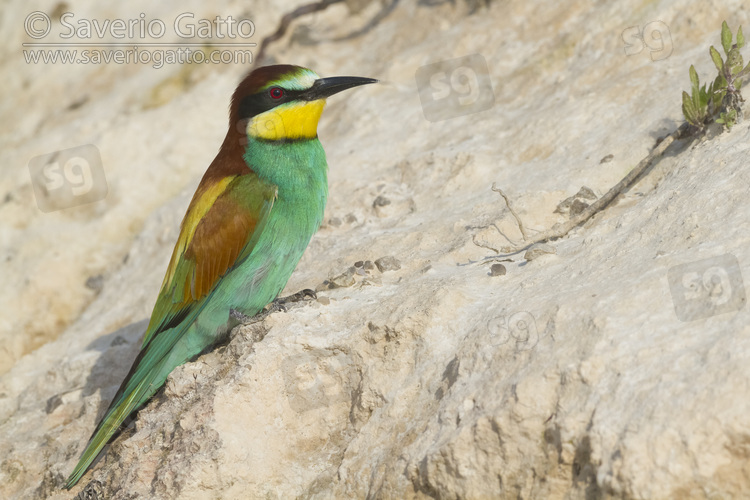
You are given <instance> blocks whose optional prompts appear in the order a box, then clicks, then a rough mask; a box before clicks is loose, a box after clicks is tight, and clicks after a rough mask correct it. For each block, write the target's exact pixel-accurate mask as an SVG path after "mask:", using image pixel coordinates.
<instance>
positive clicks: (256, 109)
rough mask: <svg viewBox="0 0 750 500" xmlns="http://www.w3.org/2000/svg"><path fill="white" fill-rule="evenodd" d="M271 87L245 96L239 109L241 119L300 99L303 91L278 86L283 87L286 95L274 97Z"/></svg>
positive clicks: (282, 89)
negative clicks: (271, 93)
mask: <svg viewBox="0 0 750 500" xmlns="http://www.w3.org/2000/svg"><path fill="white" fill-rule="evenodd" d="M271 88H276V87H271ZM271 88H269V89H265V90H263V91H262V92H258V93H257V94H251V95H248V96H245V97H243V98H242V100H241V101H240V105H239V107H238V109H237V111H238V115H239V116H238V117H237V118H238V119H239V120H245V119H247V118H252V117H253V116H256V115H259V114H261V113H265V112H266V111H268V110H269V109H273V108H275V107H276V106H278V105H280V104H284V103H285V102H290V101H294V100H296V99H298V98H299V97H300V95H302V92H303V91H301V90H289V89H285V88H283V87H278V88H279V89H281V91H282V92H283V94H284V95H282V96H281V98H279V99H274V98H273V97H271V95H270V90H271Z"/></svg>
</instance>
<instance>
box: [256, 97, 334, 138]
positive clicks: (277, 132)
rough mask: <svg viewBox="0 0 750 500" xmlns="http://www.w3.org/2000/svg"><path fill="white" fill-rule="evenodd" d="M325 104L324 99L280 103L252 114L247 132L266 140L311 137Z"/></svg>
mask: <svg viewBox="0 0 750 500" xmlns="http://www.w3.org/2000/svg"><path fill="white" fill-rule="evenodd" d="M325 105H326V101H325V99H318V100H316V101H309V102H290V103H288V104H282V105H281V106H278V107H275V108H273V109H271V110H268V111H266V112H265V113H261V114H259V115H257V116H254V117H253V118H252V119H251V120H250V122H249V123H248V124H247V134H248V135H249V136H251V137H257V138H259V139H265V140H267V141H278V140H281V139H313V138H315V137H317V135H318V121H319V120H320V115H321V114H322V113H323V108H324V107H325Z"/></svg>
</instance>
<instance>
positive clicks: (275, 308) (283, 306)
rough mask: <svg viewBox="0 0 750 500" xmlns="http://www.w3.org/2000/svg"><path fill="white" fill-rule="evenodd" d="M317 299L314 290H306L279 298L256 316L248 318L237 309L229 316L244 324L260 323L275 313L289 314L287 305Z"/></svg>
mask: <svg viewBox="0 0 750 500" xmlns="http://www.w3.org/2000/svg"><path fill="white" fill-rule="evenodd" d="M317 298H318V295H317V294H316V293H315V291H314V290H311V289H309V288H305V289H304V290H302V291H301V292H297V293H295V294H292V295H289V296H287V297H279V298H278V299H276V300H274V301H273V302H271V303H270V304H268V305H267V306H266V307H264V308H263V310H262V311H261V312H259V313H258V314H256V315H255V316H248V315H247V314H243V313H241V312H240V311H238V310H236V309H230V310H229V316H231V317H232V318H234V319H236V320H237V321H239V322H240V323H244V324H254V323H260V322H261V321H263V320H264V319H266V318H267V317H269V316H270V315H271V314H273V313H275V312H287V310H288V309H287V304H295V303H298V302H303V301H307V300H315V299H317Z"/></svg>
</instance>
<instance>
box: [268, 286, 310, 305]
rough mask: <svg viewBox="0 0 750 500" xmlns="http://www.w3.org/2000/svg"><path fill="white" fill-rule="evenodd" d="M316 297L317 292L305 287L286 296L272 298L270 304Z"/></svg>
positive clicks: (288, 302) (287, 302) (291, 302)
mask: <svg viewBox="0 0 750 500" xmlns="http://www.w3.org/2000/svg"><path fill="white" fill-rule="evenodd" d="M317 298H318V294H317V293H315V290H311V289H309V288H305V289H304V290H302V291H301V292H297V293H294V294H292V295H289V296H287V297H279V298H278V299H276V300H274V301H273V302H271V303H272V304H273V303H279V304H280V305H284V304H293V303H295V302H302V301H305V300H315V299H317Z"/></svg>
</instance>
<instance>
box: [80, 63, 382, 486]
mask: <svg viewBox="0 0 750 500" xmlns="http://www.w3.org/2000/svg"><path fill="white" fill-rule="evenodd" d="M375 82H377V80H374V79H371V78H359V77H346V76H344V77H332V78H320V77H319V76H318V75H317V74H315V72H313V71H311V70H309V69H306V68H302V67H299V66H291V65H278V66H267V67H263V68H258V69H256V70H254V71H252V72H251V73H250V74H249V75H247V77H245V79H244V80H243V81H242V83H240V84H239V86H238V87H237V89H236V90H235V92H234V95H233V96H232V102H231V106H230V113H229V131H228V132H227V135H226V138H225V139H224V142H223V144H222V145H221V149H220V150H219V153H218V154H217V155H216V158H214V160H213V162H211V165H210V166H209V167H208V170H207V171H206V173H205V174H204V176H203V179H202V180H201V182H200V184H199V185H198V189H197V190H196V192H195V195H193V199H192V201H191V202H190V205H189V206H188V209H187V213H186V214H185V218H184V219H183V220H182V225H181V228H180V235H179V237H178V239H177V244H176V245H175V248H174V251H173V253H172V259H171V261H170V262H169V267H168V268H167V273H166V276H165V277H164V281H163V283H162V286H161V291H160V292H159V296H158V298H157V299H156V305H155V306H154V311H153V313H152V314H151V321H150V322H149V325H148V328H147V329H146V333H145V336H144V338H143V345H142V346H141V351H140V353H139V354H138V357H137V358H136V359H135V362H133V366H132V368H131V369H130V373H128V375H127V377H125V380H124V381H123V382H122V385H121V386H120V389H119V390H118V391H117V394H116V395H115V397H114V399H113V400H112V403H111V404H110V406H109V409H108V410H107V413H106V414H105V415H104V418H102V420H101V422H99V425H98V426H97V427H96V430H95V431H94V433H93V435H92V436H91V439H90V440H89V443H88V446H87V447H86V450H85V451H84V452H83V455H82V456H81V459H80V461H79V462H78V465H76V468H75V470H73V473H72V474H71V475H70V478H68V482H67V485H66V488H68V489H69V488H71V487H73V486H74V485H75V484H76V483H77V482H78V480H79V479H81V476H83V475H84V474H85V473H86V471H87V470H88V469H89V467H91V464H92V462H93V461H94V460H95V459H96V457H97V456H98V455H99V453H100V452H101V451H102V449H103V448H104V446H105V445H106V444H107V443H108V442H109V441H110V440H111V439H112V437H113V436H114V434H115V433H116V432H117V430H118V429H119V428H120V426H121V425H122V423H123V422H124V420H125V419H126V418H127V417H129V416H130V415H131V414H132V413H133V412H135V411H136V410H137V409H139V408H140V407H141V406H142V405H143V404H144V403H146V401H147V400H148V399H149V398H150V397H151V396H153V395H154V393H156V391H157V390H159V388H160V387H162V386H163V385H164V382H165V381H166V379H167V375H169V373H170V372H171V371H172V370H173V369H174V368H175V367H177V366H179V365H181V364H183V363H185V362H187V361H189V360H190V359H192V358H194V357H195V356H197V355H198V354H200V353H201V352H202V351H204V350H205V349H206V348H208V347H209V346H211V345H213V344H215V343H216V342H217V341H218V340H220V339H221V338H222V337H223V336H225V335H226V334H227V333H228V332H229V330H231V328H232V327H234V326H236V325H237V324H238V323H239V318H241V317H243V316H245V317H247V316H254V315H256V314H258V313H259V312H260V311H262V310H263V308H264V307H265V306H266V305H267V304H269V303H270V302H272V301H273V300H274V299H275V298H276V297H277V296H278V295H279V293H281V290H282V289H283V288H284V286H285V285H286V282H287V281H288V280H289V277H290V276H291V274H292V271H293V270H294V268H295V267H296V266H297V263H298V262H299V260H300V258H301V257H302V253H303V252H304V250H305V248H306V247H307V245H308V243H309V242H310V238H311V237H312V235H313V233H315V231H317V229H318V228H319V227H320V223H321V222H322V220H323V209H324V208H325V204H326V199H327V198H328V178H327V170H328V165H327V163H326V158H325V152H324V151H323V147H322V146H321V145H320V141H318V132H317V127H318V120H319V119H320V115H321V113H322V111H323V107H324V106H325V102H326V101H325V100H326V98H327V97H330V96H332V95H333V94H336V93H337V92H340V91H342V90H346V89H349V88H352V87H356V86H358V85H364V84H368V83H375Z"/></svg>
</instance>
